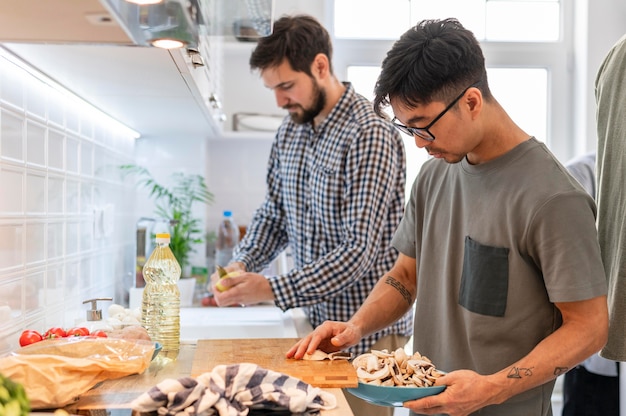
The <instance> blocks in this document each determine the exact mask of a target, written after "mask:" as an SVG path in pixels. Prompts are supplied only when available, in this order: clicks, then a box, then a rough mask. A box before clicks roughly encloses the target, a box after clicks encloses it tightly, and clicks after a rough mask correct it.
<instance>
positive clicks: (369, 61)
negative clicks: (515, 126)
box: [324, 0, 577, 160]
mask: <svg viewBox="0 0 626 416" xmlns="http://www.w3.org/2000/svg"><path fill="white" fill-rule="evenodd" d="M333 3H334V0H325V15H324V20H325V25H326V27H327V28H328V30H329V32H330V35H331V37H332V40H333V46H334V53H333V69H334V72H335V74H336V75H337V77H338V78H339V79H341V80H345V79H347V68H348V67H349V66H354V65H359V66H361V65H362V66H380V64H381V62H382V60H383V59H384V57H385V55H386V53H387V51H388V50H389V49H390V48H391V47H392V46H393V43H394V40H380V39H338V38H335V36H334V7H333ZM560 4H561V25H560V27H561V36H560V39H559V41H556V42H501V41H499V42H495V41H481V46H482V48H483V52H484V54H485V60H486V63H487V66H488V67H498V68H507V67H509V68H546V69H547V72H548V93H547V97H548V103H547V108H548V114H547V115H546V117H547V134H548V137H538V139H539V140H541V141H544V142H545V143H546V144H547V146H548V147H549V148H550V149H551V151H552V152H553V153H554V154H555V155H556V156H557V158H559V159H560V160H567V159H569V158H570V157H572V156H573V155H574V153H575V151H576V148H577V147H576V143H575V138H574V135H573V127H572V124H573V121H571V120H569V117H568V115H569V114H575V104H574V97H575V88H574V85H575V72H574V68H573V62H574V59H573V57H574V52H573V51H574V32H573V27H574V5H573V4H572V2H569V1H564V0H562V1H561V3H560ZM407 29H408V27H407ZM494 96H495V98H496V99H498V96H497V94H494ZM505 110H506V109H505ZM528 133H529V134H531V135H533V134H536V133H535V132H530V131H529V132H528Z"/></svg>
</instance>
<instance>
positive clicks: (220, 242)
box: [215, 211, 239, 267]
mask: <svg viewBox="0 0 626 416" xmlns="http://www.w3.org/2000/svg"><path fill="white" fill-rule="evenodd" d="M238 242H239V228H238V227H237V224H235V220H233V214H232V212H230V211H224V215H223V216H222V221H221V222H220V225H219V227H217V241H216V242H215V265H216V266H222V267H224V266H226V265H228V263H229V262H230V260H231V259H232V258H233V249H234V248H235V246H236V245H237V243H238Z"/></svg>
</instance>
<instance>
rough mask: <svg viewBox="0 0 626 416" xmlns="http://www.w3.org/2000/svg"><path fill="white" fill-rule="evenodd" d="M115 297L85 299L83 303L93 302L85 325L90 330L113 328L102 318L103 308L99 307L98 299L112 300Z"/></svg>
mask: <svg viewBox="0 0 626 416" xmlns="http://www.w3.org/2000/svg"><path fill="white" fill-rule="evenodd" d="M112 300H113V298H94V299H87V300H85V301H83V305H84V304H86V303H90V302H91V309H88V310H87V316H86V319H87V322H84V326H85V327H87V329H89V332H93V331H97V330H112V329H113V328H111V326H110V325H109V324H107V323H106V322H104V321H103V320H102V309H98V301H112Z"/></svg>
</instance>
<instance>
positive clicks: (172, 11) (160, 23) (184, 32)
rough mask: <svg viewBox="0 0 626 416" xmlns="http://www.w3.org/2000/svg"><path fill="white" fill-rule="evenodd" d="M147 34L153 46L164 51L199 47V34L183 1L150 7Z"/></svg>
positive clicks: (172, 1)
mask: <svg viewBox="0 0 626 416" xmlns="http://www.w3.org/2000/svg"><path fill="white" fill-rule="evenodd" d="M146 23H147V25H146V32H147V34H148V39H149V42H150V44H151V45H152V46H156V47H158V48H164V49H174V48H182V47H184V46H187V47H192V48H194V47H197V45H198V32H197V29H196V28H195V26H194V24H193V22H192V21H191V20H190V16H189V15H188V14H187V13H185V7H184V6H183V5H182V4H181V0H168V1H166V2H164V3H162V4H157V5H153V6H149V8H148V14H147V20H146Z"/></svg>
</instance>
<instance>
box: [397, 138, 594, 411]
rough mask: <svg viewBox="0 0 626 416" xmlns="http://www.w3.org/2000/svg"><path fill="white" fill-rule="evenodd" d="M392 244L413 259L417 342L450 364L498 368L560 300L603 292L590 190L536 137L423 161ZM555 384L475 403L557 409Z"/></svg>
mask: <svg viewBox="0 0 626 416" xmlns="http://www.w3.org/2000/svg"><path fill="white" fill-rule="evenodd" d="M393 245H394V247H396V248H397V249H398V250H399V251H400V252H402V253H404V254H405V255H408V256H410V257H413V258H415V259H416V260H417V276H418V277H417V301H416V311H415V328H414V337H415V338H414V348H415V350H416V351H419V352H420V353H422V354H424V355H426V356H428V357H429V358H431V359H432V360H433V362H434V363H435V364H436V365H437V367H438V368H441V369H442V370H444V371H453V370H456V369H471V370H474V371H476V372H478V373H480V374H492V373H495V372H497V371H499V370H502V369H503V368H506V367H507V366H510V365H511V364H512V363H513V362H515V361H516V360H518V359H520V358H522V357H523V356H525V355H527V354H528V353H529V352H530V351H531V350H532V349H533V348H534V347H535V346H536V345H537V344H538V343H539V342H540V341H541V340H542V339H544V338H545V337H546V336H548V335H550V334H551V333H552V332H554V331H555V330H556V329H557V328H558V327H559V326H560V324H561V315H560V313H559V311H558V309H557V308H556V307H555V305H554V302H567V301H577V300H583V299H588V298H592V297H595V296H600V295H603V294H606V281H605V277H604V269H603V266H602V262H601V260H600V251H599V246H598V240H597V234H596V227H595V204H594V202H593V199H592V198H591V197H590V196H589V195H588V194H587V193H586V192H585V191H584V190H583V189H582V188H581V186H580V185H579V184H578V183H577V182H576V180H575V179H574V178H572V177H571V176H570V175H569V174H568V173H567V170H566V169H565V168H564V167H563V166H562V165H561V164H560V163H559V162H558V161H557V160H556V158H555V157H554V156H553V155H552V154H551V153H550V151H549V150H548V149H547V148H546V147H545V145H543V144H542V143H540V142H538V141H537V140H536V139H534V138H532V139H529V140H528V141H526V142H524V143H522V144H520V145H519V146H517V147H516V148H514V149H513V150H511V151H509V152H508V153H506V154H505V155H503V156H501V157H499V158H497V159H495V160H492V161H489V162H487V163H484V164H480V165H475V166H474V165H470V164H469V163H468V162H467V160H463V161H462V162H460V163H457V164H448V163H446V162H444V161H442V160H430V161H428V162H426V163H425V164H424V166H423V168H422V170H421V172H420V174H419V175H418V177H417V178H416V180H415V183H414V184H413V188H412V193H411V199H410V201H409V203H408V205H407V208H406V212H405V215H404V217H403V219H402V222H401V224H400V226H399V228H398V231H397V232H396V235H395V237H394V239H393ZM529 371H532V369H530V370H529ZM553 386H554V383H553V382H552V383H547V384H545V385H544V386H540V387H538V388H535V389H533V390H530V391H528V392H525V393H523V394H520V395H518V396H516V397H514V398H512V399H510V400H509V401H507V402H506V403H504V404H502V405H499V406H490V407H488V408H485V409H482V410H481V411H479V412H477V413H476V414H480V415H494V416H495V415H503V414H506V415H513V416H514V415H520V416H528V415H550V414H551V404H550V397H551V392H552V388H553Z"/></svg>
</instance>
